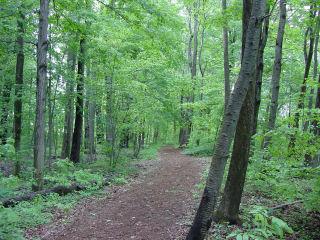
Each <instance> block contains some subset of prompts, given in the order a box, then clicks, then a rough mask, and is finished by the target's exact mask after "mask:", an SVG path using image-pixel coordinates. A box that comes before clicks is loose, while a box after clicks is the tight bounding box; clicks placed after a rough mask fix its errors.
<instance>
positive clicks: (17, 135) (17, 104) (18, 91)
mask: <svg viewBox="0 0 320 240" xmlns="http://www.w3.org/2000/svg"><path fill="white" fill-rule="evenodd" d="M21 8H23V5H22V6H21ZM22 11H23V10H22V9H20V10H19V15H18V19H17V24H18V36H17V64H16V82H15V96H16V97H15V100H14V121H13V123H14V126H13V129H14V149H15V152H16V157H15V158H16V159H15V162H14V175H16V176H18V175H19V174H20V171H21V166H20V161H19V160H20V157H19V151H20V145H21V130H22V91H23V67H24V49H23V45H24V39H23V38H24V19H25V16H24V14H23V13H22Z"/></svg>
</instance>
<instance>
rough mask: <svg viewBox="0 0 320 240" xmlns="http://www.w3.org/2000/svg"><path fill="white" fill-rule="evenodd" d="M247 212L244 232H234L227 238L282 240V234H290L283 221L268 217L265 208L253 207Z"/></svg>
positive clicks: (290, 230)
mask: <svg viewBox="0 0 320 240" xmlns="http://www.w3.org/2000/svg"><path fill="white" fill-rule="evenodd" d="M253 207H254V208H253V209H252V210H250V211H249V216H247V220H248V221H247V222H245V223H244V226H245V227H246V228H247V229H245V230H236V231H234V232H233V233H231V234H229V235H228V236H227V238H231V237H236V239H237V240H249V239H255V240H259V239H261V240H263V239H284V233H289V234H292V233H293V230H292V229H291V228H290V227H289V226H288V224H287V223H285V222H284V221H283V220H281V219H279V218H277V217H274V216H270V215H269V214H268V210H267V209H266V208H265V207H261V206H253Z"/></svg>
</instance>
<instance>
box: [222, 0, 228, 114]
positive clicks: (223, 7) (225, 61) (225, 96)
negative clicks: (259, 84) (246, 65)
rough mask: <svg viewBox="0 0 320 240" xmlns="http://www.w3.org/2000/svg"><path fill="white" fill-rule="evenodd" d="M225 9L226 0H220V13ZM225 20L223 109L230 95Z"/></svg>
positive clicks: (223, 31) (225, 107)
mask: <svg viewBox="0 0 320 240" xmlns="http://www.w3.org/2000/svg"><path fill="white" fill-rule="evenodd" d="M226 10H227V2H226V0H222V14H223V16H225V11H226ZM227 26H228V24H227V21H224V23H223V30H222V33H223V68H224V111H226V109H227V106H228V100H229V97H230V69H229V46H228V29H227Z"/></svg>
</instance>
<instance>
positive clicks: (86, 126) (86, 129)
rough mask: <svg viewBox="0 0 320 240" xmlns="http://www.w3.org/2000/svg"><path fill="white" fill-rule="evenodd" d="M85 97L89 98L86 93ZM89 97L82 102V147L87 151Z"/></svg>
mask: <svg viewBox="0 0 320 240" xmlns="http://www.w3.org/2000/svg"><path fill="white" fill-rule="evenodd" d="M87 98H89V96H88V94H87ZM89 105H90V102H89V99H87V100H86V102H85V104H84V148H85V149H86V152H87V153H89Z"/></svg>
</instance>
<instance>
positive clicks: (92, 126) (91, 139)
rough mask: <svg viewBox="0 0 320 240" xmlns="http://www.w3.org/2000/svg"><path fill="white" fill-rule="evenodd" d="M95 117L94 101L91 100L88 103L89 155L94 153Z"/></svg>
mask: <svg viewBox="0 0 320 240" xmlns="http://www.w3.org/2000/svg"><path fill="white" fill-rule="evenodd" d="M95 118H96V101H95V100H91V102H90V104H89V153H90V156H91V155H92V154H95V153H96V147H95V141H94V134H95V130H94V129H95Z"/></svg>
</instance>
